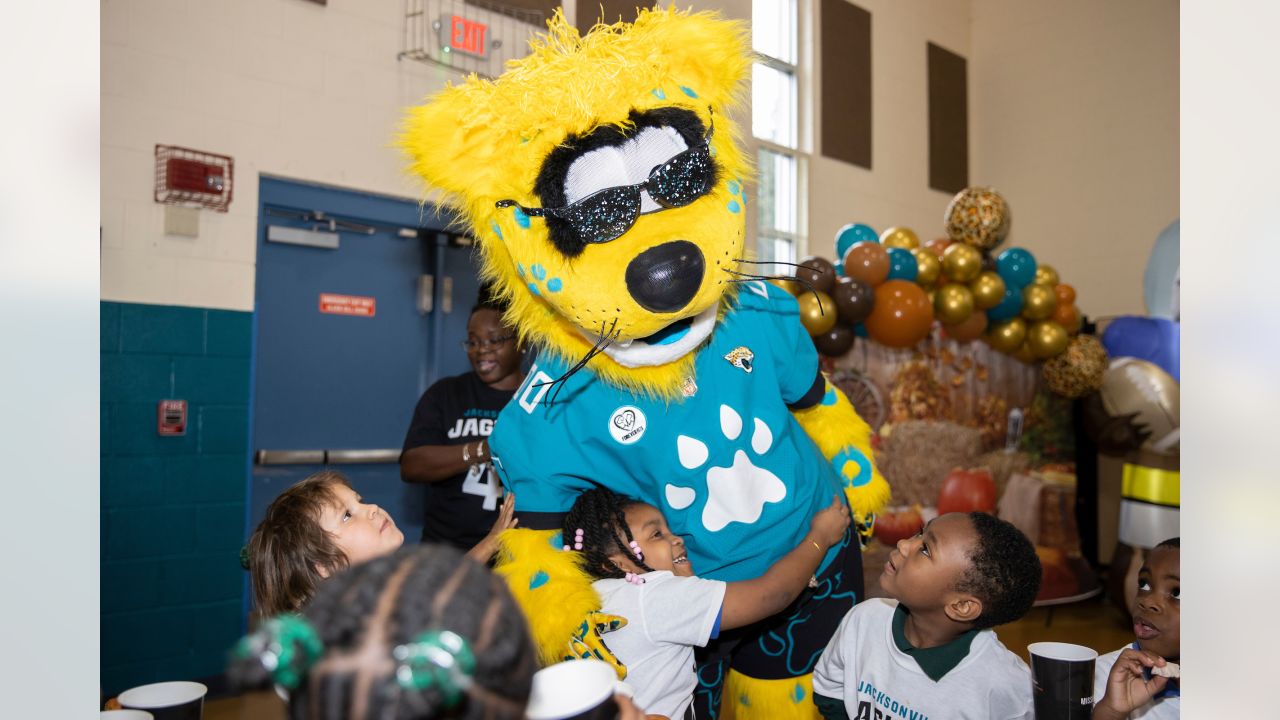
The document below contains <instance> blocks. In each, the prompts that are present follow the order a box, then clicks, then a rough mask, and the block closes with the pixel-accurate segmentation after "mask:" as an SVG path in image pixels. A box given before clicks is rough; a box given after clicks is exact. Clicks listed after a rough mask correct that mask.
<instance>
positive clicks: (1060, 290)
mask: <svg viewBox="0 0 1280 720" xmlns="http://www.w3.org/2000/svg"><path fill="white" fill-rule="evenodd" d="M1053 292H1054V294H1055V295H1057V296H1058V304H1059V305H1071V304H1073V303H1075V301H1076V289H1075V288H1073V287H1071V286H1070V285H1068V284H1066V283H1061V284H1059V285H1057V286H1056V287H1054V288H1053Z"/></svg>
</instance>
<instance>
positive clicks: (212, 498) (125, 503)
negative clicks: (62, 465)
mask: <svg viewBox="0 0 1280 720" xmlns="http://www.w3.org/2000/svg"><path fill="white" fill-rule="evenodd" d="M101 311H102V323H101V328H102V340H101V351H102V357H101V361H102V364H101V372H102V384H101V387H102V390H101V393H102V395H101V401H102V409H101V413H102V438H101V440H102V444H101V454H102V471H101V483H102V487H101V492H102V518H101V520H102V526H101V527H102V538H101V540H102V543H101V561H102V580H101V583H102V588H101V589H102V600H101V603H102V604H101V613H102V615H101V619H102V635H101V641H102V645H101V667H102V687H103V691H105V692H107V693H108V694H114V693H117V692H119V691H120V690H123V689H127V688H128V687H131V686H133V685H137V684H142V683H147V682H154V681H160V680H173V679H180V678H200V677H208V676H211V675H216V674H218V673H220V672H221V671H222V668H223V664H224V662H225V657H226V656H225V653H226V651H227V649H228V648H229V647H230V646H231V644H232V643H234V642H235V640H236V638H237V637H238V636H239V635H240V633H241V632H242V630H243V617H244V611H243V599H242V594H243V588H244V581H245V577H244V576H245V573H244V571H243V570H242V569H241V568H240V563H239V551H240V546H241V544H242V542H243V538H244V536H245V494H246V488H247V477H248V475H247V471H248V459H249V458H248V442H249V386H250V383H249V377H250V346H251V343H252V337H253V335H252V315H251V314H250V313H245V312H235V311H228V310H205V309H200V308H186V307H173V306H166V305H141V304H134V303H115V302H103V303H102V304H101ZM166 398H182V399H185V400H186V401H187V404H188V418H187V431H186V435H184V436H178V437H162V436H160V435H159V434H158V433H157V431H156V408H157V403H158V401H160V400H162V399H166Z"/></svg>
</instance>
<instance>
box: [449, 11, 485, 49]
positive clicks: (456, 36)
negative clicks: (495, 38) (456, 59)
mask: <svg viewBox="0 0 1280 720" xmlns="http://www.w3.org/2000/svg"><path fill="white" fill-rule="evenodd" d="M449 29H450V33H449V45H450V46H451V47H452V48H453V49H454V50H457V51H459V52H464V53H471V54H472V55H484V54H485V53H484V35H485V32H486V31H488V29H489V26H487V25H483V24H481V23H478V22H474V21H472V20H468V19H466V18H463V17H458V16H457V15H454V16H453V17H452V18H451V20H450V23H449Z"/></svg>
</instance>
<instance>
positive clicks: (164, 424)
mask: <svg viewBox="0 0 1280 720" xmlns="http://www.w3.org/2000/svg"><path fill="white" fill-rule="evenodd" d="M156 432H157V433H159V434H160V435H186V434H187V401H186V400H161V401H160V403H159V405H157V406H156Z"/></svg>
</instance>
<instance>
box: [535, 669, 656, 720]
mask: <svg viewBox="0 0 1280 720" xmlns="http://www.w3.org/2000/svg"><path fill="white" fill-rule="evenodd" d="M615 693H616V694H620V695H626V696H627V697H633V696H634V693H633V692H632V690H631V686H630V685H627V684H626V683H624V682H622V681H621V680H619V679H618V674H617V673H616V672H614V670H613V666H611V665H609V664H608V663H606V662H603V661H601V660H566V661H565V662H562V663H556V664H555V665H552V666H550V667H545V668H543V669H541V670H539V671H538V672H536V673H534V674H533V690H532V691H531V692H530V694H529V705H528V707H527V708H525V717H526V718H528V720H604V719H605V718H615V717H617V715H618V706H617V703H616V702H614V700H613V696H614V694H615Z"/></svg>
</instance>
